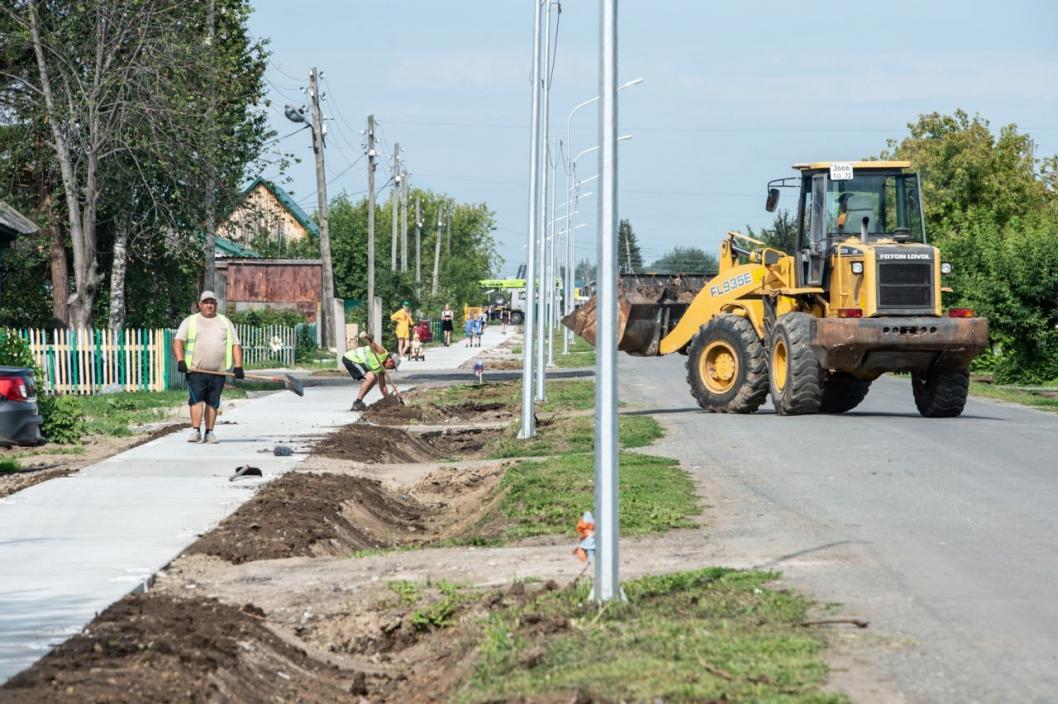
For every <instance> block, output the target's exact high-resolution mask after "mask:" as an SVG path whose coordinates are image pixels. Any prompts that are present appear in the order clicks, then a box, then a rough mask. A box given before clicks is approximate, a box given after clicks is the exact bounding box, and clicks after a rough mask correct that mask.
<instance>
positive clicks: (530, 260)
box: [518, 0, 543, 439]
mask: <svg viewBox="0 0 1058 704" xmlns="http://www.w3.org/2000/svg"><path fill="white" fill-rule="evenodd" d="M530 1H531V2H532V3H533V71H532V77H533V79H532V80H533V99H532V103H533V108H532V118H531V120H530V123H529V124H530V127H529V233H528V236H527V239H528V243H527V245H526V252H527V254H526V257H527V262H526V280H525V294H526V306H525V327H524V328H523V332H524V335H525V340H524V342H523V344H522V425H521V428H520V429H519V431H518V437H519V438H521V439H526V438H531V437H534V436H535V435H536V419H535V418H534V416H533V332H534V330H533V326H534V323H535V322H536V321H535V317H536V316H535V310H534V309H533V306H534V298H535V296H536V281H535V279H536V235H537V229H538V225H539V223H538V220H537V215H538V214H539V210H538V200H539V193H538V191H537V187H538V186H539V180H538V170H539V166H540V24H541V20H542V19H543V18H542V15H543V9H542V6H541V0H530Z"/></svg>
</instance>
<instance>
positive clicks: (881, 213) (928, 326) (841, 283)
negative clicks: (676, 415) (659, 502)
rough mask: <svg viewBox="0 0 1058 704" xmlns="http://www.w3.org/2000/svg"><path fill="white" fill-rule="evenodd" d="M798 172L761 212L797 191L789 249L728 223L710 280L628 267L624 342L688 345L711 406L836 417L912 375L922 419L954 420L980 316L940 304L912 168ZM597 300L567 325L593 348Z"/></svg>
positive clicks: (692, 376)
mask: <svg viewBox="0 0 1058 704" xmlns="http://www.w3.org/2000/svg"><path fill="white" fill-rule="evenodd" d="M794 169H795V170H797V171H798V172H799V175H797V176H793V177H789V178H780V179H775V180H773V181H771V182H769V184H768V195H767V201H766V206H765V208H766V209H767V210H768V211H769V212H773V211H774V210H775V208H776V206H777V204H778V201H779V195H780V190H779V189H781V188H792V189H798V190H799V192H800V195H799V199H798V202H797V220H798V245H797V249H796V252H794V253H792V254H789V253H786V252H783V251H780V250H777V249H774V248H772V247H769V246H768V245H767V244H765V243H763V242H760V241H757V240H755V239H752V238H750V237H747V236H746V235H743V234H739V233H737V232H730V233H728V236H727V238H726V239H725V240H724V241H723V242H722V243H721V245H720V271H719V274H717V275H716V276H715V277H713V278H711V279H709V280H708V281H706V282H704V283H700V282H695V281H693V280H692V279H693V277H690V279H689V277H671V278H669V279H667V280H665V281H658V280H656V279H655V280H651V281H647V282H645V283H644V282H639V281H636V279H635V277H628V276H625V277H623V278H622V280H621V281H620V282H619V289H620V291H619V297H618V301H619V310H618V349H619V350H622V351H624V352H627V353H629V354H633V355H639V356H656V355H666V354H671V353H673V352H679V353H682V354H685V355H687V383H688V384H689V385H690V388H691V394H692V396H694V398H695V400H696V401H697V402H698V404H699V405H700V406H701V407H702V408H703V409H705V410H707V411H711V412H716V413H753V412H754V411H756V410H757V409H758V408H759V407H760V406H761V404H763V403H764V401H765V399H766V398H767V397H768V396H769V394H770V396H771V400H772V405H773V406H774V408H775V411H776V412H777V413H779V414H780V415H802V414H811V413H844V412H845V411H849V410H851V409H853V408H855V407H856V406H857V405H859V403H860V402H861V401H863V399H864V397H866V395H867V393H868V390H869V389H870V385H871V382H872V381H873V380H874V379H876V378H878V377H879V376H880V375H881V374H883V373H885V372H907V373H910V375H911V387H912V391H913V396H914V401H915V405H916V406H917V408H918V411H919V413H920V414H921V415H923V416H926V417H930V418H937V417H952V416H958V415H959V414H960V413H962V410H963V407H964V406H965V404H966V396H967V391H968V388H969V378H970V377H969V366H970V362H971V361H972V360H973V358H974V357H975V356H976V355H977V354H978V353H980V352H981V350H982V349H984V347H985V345H986V343H987V339H988V322H987V320H985V319H983V318H978V317H974V314H973V311H972V310H969V309H965V308H948V309H947V310H945V309H944V308H943V306H942V304H941V293H942V292H947V291H951V289H950V288H948V287H946V286H944V283H943V282H944V277H945V276H946V275H947V274H949V273H950V272H951V266H950V265H949V264H948V263H946V262H943V261H942V260H941V257H940V252H939V250H938V249H937V248H936V247H932V246H930V245H929V244H927V242H926V234H925V218H924V216H923V212H922V186H921V181H920V179H919V176H918V174H917V173H915V172H913V171H911V170H910V169H911V164H910V163H909V162H905V161H858V162H816V163H805V164H795V165H794ZM689 280H690V283H688V281H689ZM594 304H595V302H594V300H592V301H589V302H588V303H587V304H585V305H584V306H581V307H580V308H578V309H577V310H575V311H574V312H573V313H571V314H570V315H569V316H567V317H566V318H565V320H564V321H563V322H564V323H565V324H566V325H567V326H568V327H569V328H571V329H572V330H573V331H574V332H575V333H577V334H580V335H581V336H582V337H584V338H585V339H587V340H588V342H590V343H592V344H594V333H595V308H594Z"/></svg>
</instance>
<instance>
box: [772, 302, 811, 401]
mask: <svg viewBox="0 0 1058 704" xmlns="http://www.w3.org/2000/svg"><path fill="white" fill-rule="evenodd" d="M812 321H813V318H812V316H811V315H808V314H807V313H787V314H786V315H784V316H782V317H781V318H779V319H778V320H777V321H776V322H775V325H773V326H772V330H771V336H770V338H769V341H768V377H769V379H770V380H771V402H772V405H773V406H775V412H776V413H778V414H779V415H781V416H800V415H807V414H809V413H818V412H819V409H820V406H822V404H823V371H822V369H821V368H820V366H819V360H817V359H816V356H815V354H814V353H813V352H812V348H811V347H810V346H809V341H810V340H811V339H812Z"/></svg>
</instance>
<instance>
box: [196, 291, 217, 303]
mask: <svg viewBox="0 0 1058 704" xmlns="http://www.w3.org/2000/svg"><path fill="white" fill-rule="evenodd" d="M208 300H213V301H215V300H217V294H215V293H213V292H212V291H203V292H202V295H201V296H199V297H198V301H199V303H201V302H202V301H208Z"/></svg>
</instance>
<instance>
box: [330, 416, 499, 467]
mask: <svg viewBox="0 0 1058 704" xmlns="http://www.w3.org/2000/svg"><path fill="white" fill-rule="evenodd" d="M502 434H503V431H502V430H500V429H495V430H482V429H474V430H453V431H433V432H426V433H407V432H405V431H403V430H399V429H397V428H390V427H384V426H378V425H371V424H368V423H353V424H351V425H347V426H345V427H344V428H342V429H341V430H339V431H338V432H336V433H332V434H331V435H329V436H327V438H326V439H325V440H324V441H323V442H321V443H320V444H318V445H317V446H316V448H315V449H314V450H313V454H314V455H318V456H320V457H330V458H333V459H340V460H352V461H354V462H363V463H365V464H404V463H415V462H437V461H439V460H446V459H457V458H467V457H474V456H480V455H481V454H483V452H484V450H485V448H486V447H487V446H488V444H489V443H490V442H491V441H492V440H495V439H498V438H499V437H500V436H501V435H502Z"/></svg>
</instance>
